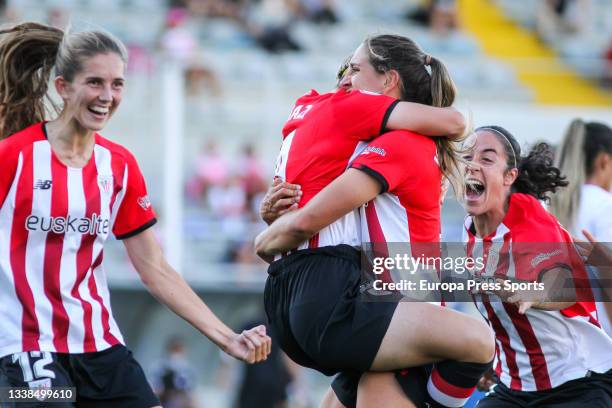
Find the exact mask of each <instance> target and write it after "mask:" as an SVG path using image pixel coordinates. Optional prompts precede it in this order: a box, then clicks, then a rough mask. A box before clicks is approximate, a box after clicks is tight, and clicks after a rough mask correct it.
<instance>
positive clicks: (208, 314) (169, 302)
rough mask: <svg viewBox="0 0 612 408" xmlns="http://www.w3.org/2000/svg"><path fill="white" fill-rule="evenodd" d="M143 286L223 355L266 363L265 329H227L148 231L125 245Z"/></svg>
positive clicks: (268, 339) (259, 327) (267, 347)
mask: <svg viewBox="0 0 612 408" xmlns="http://www.w3.org/2000/svg"><path fill="white" fill-rule="evenodd" d="M123 242H124V244H125V247H126V249H127V252H128V255H129V257H130V260H131V261H132V263H133V264H134V267H135V268H136V270H137V271H138V274H139V275H140V278H141V279H142V282H143V283H144V285H145V286H146V287H147V289H148V290H149V292H151V294H152V295H153V296H155V298H156V299H157V300H159V301H160V302H161V303H163V304H164V305H166V306H168V308H170V310H172V311H173V312H174V313H176V314H177V315H179V316H180V317H182V318H183V319H185V320H186V321H187V322H189V323H190V324H191V325H192V326H193V327H195V328H196V329H198V330H199V331H200V332H201V333H202V334H204V335H205V336H206V337H208V338H209V339H210V340H211V341H212V342H213V343H215V344H216V345H217V346H219V347H220V348H221V349H222V350H223V351H225V352H226V353H228V354H229V355H231V356H232V357H235V358H237V359H239V360H242V361H245V362H247V363H256V362H259V361H262V360H265V359H266V358H267V356H268V354H269V353H270V349H271V339H270V337H268V336H267V335H266V329H265V326H257V327H255V328H253V329H250V330H245V331H243V332H242V333H240V334H237V333H235V332H234V331H233V330H232V329H230V328H229V327H227V326H226V325H225V324H224V323H223V322H222V321H221V320H219V318H218V317H217V316H216V315H215V314H214V313H213V312H212V311H211V310H210V309H209V308H208V306H206V304H205V303H204V302H203V301H202V299H200V297H199V296H198V295H197V294H196V293H195V292H194V291H193V290H192V289H191V288H190V287H189V285H188V284H187V282H185V280H184V279H183V277H182V276H181V275H179V274H178V273H177V272H176V271H175V270H174V269H173V268H172V267H171V266H170V265H169V264H168V262H166V259H165V257H164V255H163V253H162V251H161V247H160V246H159V243H158V242H157V239H156V238H155V235H154V234H153V231H152V230H151V229H147V230H145V231H143V232H141V233H140V234H138V235H135V236H133V237H131V238H127V239H125V240H124V241H123Z"/></svg>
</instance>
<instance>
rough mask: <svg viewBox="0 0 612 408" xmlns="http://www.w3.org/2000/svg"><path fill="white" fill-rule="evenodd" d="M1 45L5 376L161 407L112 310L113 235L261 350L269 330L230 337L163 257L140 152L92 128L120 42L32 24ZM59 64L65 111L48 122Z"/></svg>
mask: <svg viewBox="0 0 612 408" xmlns="http://www.w3.org/2000/svg"><path fill="white" fill-rule="evenodd" d="M0 41H1V42H0V63H1V64H2V70H1V74H0V139H4V140H2V141H1V142H0V157H1V158H2V172H1V173H0V292H1V294H2V296H1V297H2V303H1V305H0V357H1V358H0V382H1V385H2V386H10V387H30V388H35V387H50V386H54V387H57V386H71V387H72V386H74V387H76V393H77V396H76V401H77V404H78V406H113V407H151V406H158V405H159V400H158V399H157V397H155V395H154V394H153V391H152V390H151V388H150V386H149V384H148V382H147V380H146V379H145V376H144V373H143V371H142V369H141V367H140V366H139V364H138V363H137V362H136V361H135V360H134V358H133V357H132V354H131V352H130V351H129V350H128V349H127V348H126V347H125V346H124V345H123V343H124V342H123V337H122V335H121V332H120V331H119V329H118V327H117V324H116V322H115V320H114V318H113V315H112V312H111V305H110V297H109V291H108V287H107V283H106V277H105V274H104V271H103V268H102V257H103V246H104V242H105V241H106V239H107V238H108V236H109V235H110V234H111V233H113V234H114V235H115V236H116V237H117V238H118V239H121V240H123V242H124V244H125V247H126V249H127V252H128V254H129V256H130V259H131V261H132V263H133V264H134V266H135V268H136V270H137V271H138V273H139V275H140V277H141V279H142V281H143V283H144V284H145V286H147V288H148V289H149V290H150V291H151V293H152V294H153V295H154V296H155V297H156V298H157V299H159V300H160V301H161V302H162V303H164V304H165V305H167V306H168V307H169V308H170V309H172V310H173V311H174V312H175V313H177V314H178V315H179V316H181V317H182V318H184V319H185V320H187V321H188V322H189V323H191V324H192V325H193V326H194V327H195V328H197V329H198V330H199V331H201V332H202V333H203V334H204V335H206V336H207V337H208V338H210V339H211V340H212V341H213V342H214V343H215V344H217V345H218V346H219V347H221V348H222V349H223V350H224V351H226V352H227V353H228V354H230V355H232V356H234V357H236V358H238V359H241V360H244V361H247V362H251V363H252V362H257V361H261V360H263V359H265V358H266V356H267V354H268V353H269V351H270V339H269V338H268V337H267V336H266V334H265V329H264V328H263V326H259V327H256V328H254V329H251V330H248V331H244V332H242V333H241V334H236V333H234V332H233V331H232V330H231V329H229V328H228V327H227V326H226V325H225V324H223V323H222V322H221V321H220V320H219V319H218V318H217V317H216V316H215V315H214V314H213V313H212V312H211V311H210V310H209V309H208V307H207V306H206V305H205V304H204V303H203V302H202V301H201V299H200V298H199V297H198V296H197V295H196V294H195V293H194V292H193V291H192V290H191V288H190V287H189V286H188V285H187V283H186V282H185V281H184V280H183V278H181V276H180V275H179V274H178V273H176V271H174V270H173V269H172V267H170V265H168V263H167V262H166V260H165V259H164V257H163V255H162V253H161V250H160V247H159V244H158V243H157V241H156V239H155V237H154V235H153V232H152V230H151V229H150V227H151V226H152V225H153V224H155V222H156V219H155V213H154V212H153V208H152V207H151V203H150V201H149V198H148V196H147V191H146V187H145V182H144V179H143V177H142V175H141V173H140V170H139V168H138V165H137V163H136V160H135V159H134V157H133V156H132V155H131V154H130V152H128V151H127V150H126V149H125V148H123V147H121V146H119V145H117V144H115V143H113V142H111V141H109V140H107V139H105V138H103V137H102V136H100V135H99V134H98V133H97V131H99V130H101V129H102V128H103V127H104V126H105V125H106V123H107V122H108V120H109V119H110V117H111V116H112V115H113V114H114V113H115V111H116V110H117V108H118V107H119V104H120V102H121V97H122V91H123V88H124V83H125V78H124V72H125V66H126V61H127V54H126V50H125V47H124V46H123V44H122V43H121V42H119V41H118V40H117V39H115V38H114V37H113V36H111V35H110V34H108V33H104V32H98V31H87V32H79V33H71V34H64V33H63V32H62V31H61V30H59V29H55V28H51V27H47V26H44V25H40V24H36V23H23V24H19V25H17V26H15V27H13V28H10V29H6V30H2V31H0ZM52 69H54V70H55V73H56V77H55V79H54V85H55V88H56V90H57V93H58V94H59V96H60V97H61V99H62V101H63V107H62V109H61V113H60V114H59V116H58V117H57V119H55V120H52V121H50V122H46V121H45V120H44V119H45V105H44V98H45V97H46V96H47V84H48V81H49V77H50V73H51V70H52ZM19 406H20V407H21V406H24V407H25V406H27V404H20V405H19ZM36 406H38V405H36ZM57 406H60V405H57ZM70 406H71V405H70Z"/></svg>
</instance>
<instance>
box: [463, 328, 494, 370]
mask: <svg viewBox="0 0 612 408" xmlns="http://www.w3.org/2000/svg"><path fill="white" fill-rule="evenodd" d="M468 335H469V337H470V339H469V344H470V345H471V347H470V349H471V351H470V353H469V354H470V355H469V361H470V362H473V363H479V364H486V363H490V362H491V360H493V357H494V355H495V333H493V330H491V328H490V327H489V326H488V325H487V324H485V323H484V322H480V321H479V322H478V325H477V326H476V327H474V329H473V330H469V331H468ZM466 360H467V359H466Z"/></svg>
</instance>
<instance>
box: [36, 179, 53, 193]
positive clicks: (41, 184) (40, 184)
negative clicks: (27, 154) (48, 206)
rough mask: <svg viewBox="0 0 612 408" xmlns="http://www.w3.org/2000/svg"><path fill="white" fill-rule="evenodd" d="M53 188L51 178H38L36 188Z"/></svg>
mask: <svg viewBox="0 0 612 408" xmlns="http://www.w3.org/2000/svg"><path fill="white" fill-rule="evenodd" d="M50 188H51V180H40V179H39V180H36V183H34V190H48V189H50Z"/></svg>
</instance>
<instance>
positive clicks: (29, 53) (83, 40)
mask: <svg viewBox="0 0 612 408" xmlns="http://www.w3.org/2000/svg"><path fill="white" fill-rule="evenodd" d="M106 53H115V54H117V55H119V56H120V57H121V59H122V60H123V61H124V63H127V51H126V49H125V46H124V45H123V44H122V43H121V41H119V40H118V39H116V38H115V37H114V36H113V35H111V34H110V33H106V32H103V31H83V32H77V33H70V34H64V32H63V31H62V30H60V29H58V28H54V27H50V26H46V25H44V24H38V23H32V22H27V23H22V24H18V25H16V26H14V27H11V28H8V29H3V30H0V61H1V62H0V140H2V139H4V138H6V137H8V136H10V135H12V134H13V133H16V132H18V131H20V130H22V129H24V128H25V127H27V126H30V125H32V124H34V123H36V122H40V121H42V120H44V119H45V113H46V109H45V107H46V106H47V105H45V102H48V103H49V104H50V106H51V107H52V108H53V109H54V110H55V111H56V112H57V111H58V107H57V106H55V104H53V102H52V101H51V99H50V98H49V96H48V86H49V79H50V77H51V71H52V70H53V68H55V73H56V75H58V76H62V77H64V78H65V79H66V80H67V81H72V80H73V79H74V76H75V75H76V74H77V73H78V72H80V71H81V70H82V69H83V61H84V60H85V59H87V58H90V57H92V56H94V55H98V54H106Z"/></svg>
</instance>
